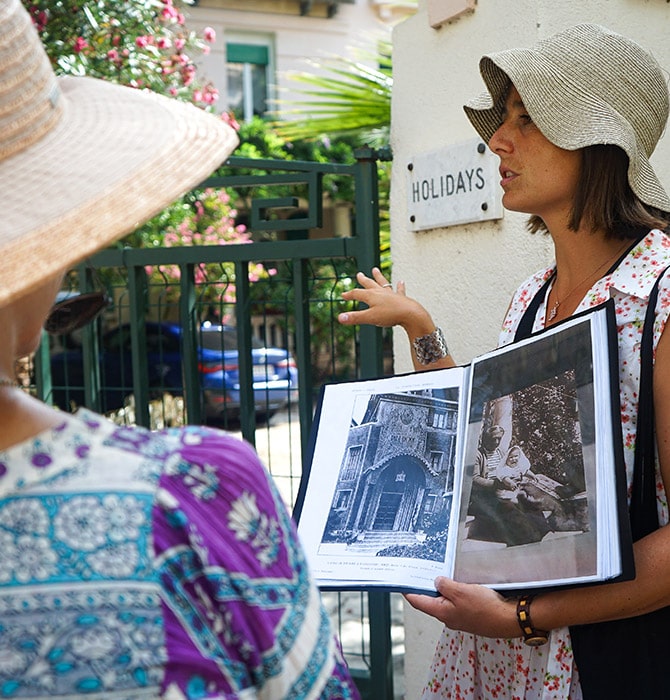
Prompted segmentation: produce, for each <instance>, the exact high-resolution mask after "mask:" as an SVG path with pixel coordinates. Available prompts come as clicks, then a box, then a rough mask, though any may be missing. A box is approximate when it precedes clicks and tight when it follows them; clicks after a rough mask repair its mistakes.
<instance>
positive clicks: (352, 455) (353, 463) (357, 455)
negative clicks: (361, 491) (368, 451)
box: [340, 445, 363, 480]
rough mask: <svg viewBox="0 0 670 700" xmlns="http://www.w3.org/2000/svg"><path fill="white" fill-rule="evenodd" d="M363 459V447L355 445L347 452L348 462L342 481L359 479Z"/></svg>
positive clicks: (343, 471) (345, 465)
mask: <svg viewBox="0 0 670 700" xmlns="http://www.w3.org/2000/svg"><path fill="white" fill-rule="evenodd" d="M362 457H363V446H362V445H354V446H353V447H350V448H349V449H348V450H347V456H346V462H345V464H344V468H343V469H342V474H341V476H340V478H341V479H344V480H347V479H357V478H358V472H359V468H360V464H361V459H362Z"/></svg>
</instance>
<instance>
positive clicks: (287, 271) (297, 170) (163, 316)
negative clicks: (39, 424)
mask: <svg viewBox="0 0 670 700" xmlns="http://www.w3.org/2000/svg"><path fill="white" fill-rule="evenodd" d="M358 155H359V159H358V160H357V162H356V163H355V164H353V165H340V164H315V163H301V162H284V161H281V162H275V161H260V160H253V161H249V160H246V159H235V158H231V159H230V160H229V161H228V162H227V163H226V164H225V168H224V169H223V170H220V171H218V173H217V176H216V177H214V178H210V179H209V180H208V181H206V182H205V183H203V184H202V185H201V188H205V187H213V188H230V190H231V191H232V192H233V193H235V196H237V197H239V198H240V199H241V200H242V201H244V202H245V203H246V207H247V212H248V227H249V229H250V230H251V231H252V232H253V234H254V237H255V238H256V237H259V233H260V234H262V235H261V236H260V237H264V238H265V239H266V240H263V241H262V242H253V243H249V244H239V245H225V246H221V245H192V246H184V247H166V246H161V247H157V248H118V249H109V250H105V251H102V252H100V253H98V254H97V255H96V256H94V257H93V258H92V259H90V260H89V261H87V262H86V264H84V265H81V266H80V267H79V268H77V270H75V271H73V272H72V273H71V275H70V276H69V278H68V279H69V282H70V284H71V286H72V287H73V289H75V290H77V291H80V292H86V291H90V290H91V289H94V288H96V287H97V286H100V285H103V286H104V287H105V288H106V290H107V292H108V295H109V296H110V298H111V300H112V303H111V305H110V307H109V309H108V310H107V311H106V313H105V314H104V315H103V316H102V317H101V318H100V319H98V321H96V323H94V324H92V325H90V326H89V327H87V328H85V329H83V330H82V331H78V332H77V334H76V335H75V336H74V337H72V336H69V337H66V338H56V339H50V340H49V341H47V340H46V337H45V341H44V342H43V343H42V345H41V347H40V349H39V351H38V353H37V354H36V356H35V358H34V371H33V373H32V374H31V375H30V377H29V379H27V380H26V382H28V383H30V384H31V388H32V390H33V391H34V392H35V393H36V394H37V395H38V396H40V397H41V398H43V399H44V400H46V401H47V402H51V403H55V404H56V405H58V406H60V407H61V408H63V409H64V410H70V409H72V408H74V407H75V406H79V405H85V406H87V407H89V408H92V409H93V410H97V411H99V412H102V413H105V414H106V415H109V416H111V417H112V418H113V419H114V420H117V421H119V422H124V423H132V424H135V423H136V424H139V425H144V426H147V427H151V428H160V427H163V426H167V425H177V424H181V423H204V422H208V423H216V424H218V425H222V426H223V427H224V428H227V429H230V430H235V431H238V432H239V433H240V434H241V435H242V436H243V437H244V438H245V439H247V440H248V441H249V442H251V443H252V444H253V445H255V446H256V448H257V450H258V452H259V454H260V455H261V457H262V459H263V460H264V461H265V463H266V464H267V466H268V468H269V470H270V472H271V473H272V474H273V476H274V478H275V480H276V481H277V484H278V486H279V488H280V491H281V493H282V494H283V496H284V498H285V499H286V501H287V503H288V505H289V506H292V504H293V502H294V500H295V497H296V495H297V492H298V485H299V482H300V477H301V474H302V465H303V459H304V457H305V455H306V454H307V449H308V441H309V433H310V429H311V424H312V415H313V409H314V400H315V397H316V395H317V392H318V390H319V387H320V385H321V384H323V383H324V382H327V381H333V380H340V379H354V378H362V377H371V376H380V375H382V374H383V372H384V358H383V347H382V335H381V331H380V329H377V328H372V327H361V328H356V329H355V328H352V327H343V326H341V325H340V324H338V323H337V320H336V318H337V314H338V312H339V311H340V310H341V309H342V308H343V306H342V305H343V303H344V302H342V299H341V294H342V291H343V290H344V289H345V288H348V287H350V286H351V285H352V284H355V282H354V281H353V275H354V273H355V271H356V270H359V269H363V270H369V269H370V268H371V267H372V266H374V265H378V264H379V218H378V197H377V169H376V168H377V166H376V159H377V154H376V153H374V152H373V151H371V150H368V149H364V150H363V151H361V152H360V153H359V154H358ZM325 177H338V178H351V179H352V181H353V187H354V191H355V203H354V206H353V208H352V209H351V211H349V212H348V215H347V217H346V223H347V227H348V230H347V231H346V235H341V233H340V232H338V231H337V230H332V227H331V231H330V233H329V234H328V235H324V232H323V229H322V222H323V219H324V194H323V190H322V182H323V179H324V178H325ZM273 188H275V190H276V192H275V190H273ZM292 188H297V189H296V194H291V189H292ZM326 206H327V203H326ZM287 210H288V211H289V212H291V215H290V216H289V217H288V218H287V217H286V216H284V215H285V214H286V211H287ZM278 212H279V214H278ZM336 228H337V225H335V229H336ZM307 231H311V232H314V231H317V232H318V231H321V233H322V237H314V236H313V235H311V234H310V235H308V234H307ZM296 232H297V233H296ZM282 239H283V240H282ZM231 344H232V345H234V346H235V350H234V351H233V352H232V354H231V347H232V345H231ZM257 345H260V346H262V347H277V349H278V350H279V351H284V355H283V356H279V355H278V356H277V357H275V358H274V359H271V358H270V356H269V354H268V353H265V355H263V356H264V357H265V358H266V359H265V360H259V359H258V356H259V352H258V348H256V347H255V346H257ZM286 350H288V352H289V355H288V356H287V355H286V352H285V351H286ZM260 354H261V355H262V354H263V352H261V353H260ZM217 358H220V362H219V365H217ZM224 370H225V372H227V375H226V376H228V375H229V379H230V381H228V382H227V383H226V381H225V380H224V381H223V382H222V381H220V380H218V379H215V375H216V376H217V377H219V376H221V374H222V373H225V372H224ZM282 372H283V374H282ZM280 375H281V376H280ZM287 376H288V377H289V378H292V379H291V382H290V383H289V384H288V385H287V384H286V383H283V384H282V378H286V377H287ZM217 382H218V383H217ZM296 384H297V386H296ZM273 415H274V417H271V416H273ZM269 417H271V418H270V419H269V420H268V418H269ZM324 599H325V600H326V603H327V605H328V607H329V609H330V611H331V614H332V616H333V619H334V620H335V621H336V622H337V624H338V629H339V631H340V637H341V640H342V643H343V647H344V651H345V656H346V657H347V660H348V661H349V663H350V666H351V667H352V669H353V671H354V673H355V675H356V678H357V683H358V684H359V686H360V688H361V691H362V692H363V694H364V697H367V698H373V697H374V698H375V700H391V699H392V698H393V697H394V689H393V688H394V670H393V667H394V645H395V658H396V668H397V666H398V664H397V660H398V658H399V655H400V656H401V654H402V643H403V640H402V630H401V627H398V625H397V624H395V625H394V624H393V623H392V602H393V603H394V606H393V607H394V609H396V608H397V607H398V606H397V601H395V600H393V599H392V598H391V597H390V596H389V594H388V593H382V592H374V593H369V594H355V595H352V594H344V593H340V594H337V593H335V594H332V593H327V594H326V593H324ZM396 617H397V616H396ZM392 628H393V629H392ZM392 631H393V632H394V635H395V638H394V635H393V634H392ZM396 675H397V673H396ZM373 689H374V691H373Z"/></svg>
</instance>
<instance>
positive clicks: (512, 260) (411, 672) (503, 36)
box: [391, 0, 670, 700]
mask: <svg viewBox="0 0 670 700" xmlns="http://www.w3.org/2000/svg"><path fill="white" fill-rule="evenodd" d="M582 21H590V22H598V23H600V24H604V25H606V26H608V27H610V28H612V29H614V30H616V31H620V32H622V33H624V34H626V35H628V36H630V37H631V38H633V39H636V40H637V41H638V42H640V43H641V44H642V45H644V46H646V47H647V48H648V49H652V47H653V49H652V50H653V53H654V54H655V55H656V57H657V59H658V60H659V62H660V63H661V65H662V66H663V67H664V68H666V69H668V70H670V42H668V41H667V37H666V29H667V27H668V26H670V22H669V21H670V4H668V3H667V2H665V0H590V1H589V2H588V3H586V2H584V1H583V0H561V2H556V0H514V1H513V2H510V0H478V3H477V5H476V8H475V11H474V12H473V13H471V14H469V15H465V16H462V17H461V18H460V19H458V20H456V21H454V22H452V23H450V24H445V25H442V26H441V27H440V28H438V29H433V28H431V27H430V25H429V22H428V0H419V11H418V13H417V14H416V15H415V16H414V17H412V18H410V19H408V20H407V21H405V22H403V23H402V24H401V25H399V26H398V27H396V29H395V31H394V35H393V43H394V54H393V68H394V91H393V114H392V146H393V154H394V161H393V165H394V167H393V183H392V187H393V189H392V198H391V201H392V205H391V206H392V209H391V226H392V233H391V250H392V254H393V277H394V280H395V281H397V280H400V279H403V280H405V281H406V283H407V287H408V294H410V295H411V296H414V297H416V298H418V299H419V300H420V301H421V302H422V303H424V304H425V305H426V307H427V308H428V309H430V311H431V312H432V314H433V316H434V318H435V321H436V322H437V323H438V324H440V325H441V326H442V327H443V328H444V330H445V334H446V337H447V340H448V343H449V346H450V348H451V350H452V352H453V354H454V356H455V357H456V359H457V361H459V362H468V361H469V360H471V359H472V357H473V356H475V355H478V354H480V353H482V352H485V351H486V350H488V349H491V348H492V347H493V346H494V345H495V344H496V340H497V334H498V328H499V325H500V321H501V320H502V317H503V314H504V312H505V309H506V307H507V304H508V302H509V298H510V295H511V293H512V291H513V290H514V289H515V287H516V286H517V285H518V284H519V283H520V282H521V281H522V280H523V279H525V278H526V277H527V276H528V275H529V274H530V273H532V272H533V271H534V270H536V269H538V268H539V267H542V266H543V265H545V264H547V263H549V262H550V261H551V259H552V257H551V246H550V241H549V240H548V239H547V237H544V236H538V235H535V236H533V235H531V234H529V233H527V232H526V231H525V228H524V223H525V220H526V218H527V217H526V216H523V215H519V214H514V213H510V212H505V216H504V218H503V219H502V220H500V221H495V222H489V223H486V224H470V225H466V226H457V227H451V228H447V229H440V230H430V231H423V232H420V233H414V232H412V231H410V230H409V228H408V227H407V225H406V222H407V220H408V215H407V193H406V185H405V168H406V165H407V163H408V162H409V161H410V160H411V158H412V156H413V155H415V154H418V153H422V152H426V151H431V150H434V149H436V148H438V147H440V146H444V145H448V144H452V143H459V142H461V141H463V140H466V139H470V138H472V137H474V136H475V135H476V134H475V132H474V130H473V129H472V127H471V125H470V123H469V121H468V120H467V118H466V117H465V115H464V113H463V110H462V105H463V103H464V102H465V101H467V100H468V99H469V98H470V97H472V96H474V95H476V94H478V93H479V92H481V91H482V90H483V89H484V87H483V83H482V81H481V78H480V77H479V71H478V61H479V58H480V56H481V55H482V54H483V53H486V52H490V51H497V50H501V49H504V48H508V47H511V46H522V45H528V44H531V43H533V42H534V41H536V40H537V39H539V38H542V37H544V36H547V35H549V34H553V33H554V32H555V31H558V30H560V29H562V28H564V27H566V26H569V25H571V24H575V23H577V22H582ZM669 150H670V139H669V138H668V137H667V136H666V137H665V138H664V139H663V140H662V141H661V143H660V145H659V147H658V149H657V152H656V154H655V156H654V158H653V160H652V162H653V164H654V166H655V168H656V170H657V172H658V173H659V175H660V177H661V179H662V180H663V182H664V183H665V184H666V188H667V189H670V157H669V155H670V153H669ZM395 356H396V370H397V371H399V372H402V371H407V370H409V369H410V361H409V353H408V350H407V341H406V338H405V336H404V334H403V333H402V332H398V333H396V337H395ZM439 630H440V626H439V625H438V624H437V623H436V622H435V621H434V620H432V619H430V618H427V617H426V616H423V615H421V614H419V613H416V612H415V611H413V610H412V609H410V608H407V609H406V656H405V679H406V695H405V697H406V698H407V700H414V699H415V698H417V697H419V694H420V692H421V688H422V685H423V681H424V679H425V676H426V672H427V669H428V665H429V663H430V659H431V658H432V654H433V649H434V644H435V640H436V638H437V636H438V634H439Z"/></svg>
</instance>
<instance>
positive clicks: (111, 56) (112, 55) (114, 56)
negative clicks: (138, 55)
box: [107, 49, 119, 61]
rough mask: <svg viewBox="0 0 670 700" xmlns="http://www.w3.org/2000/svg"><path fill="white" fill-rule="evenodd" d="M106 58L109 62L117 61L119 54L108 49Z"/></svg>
mask: <svg viewBox="0 0 670 700" xmlns="http://www.w3.org/2000/svg"><path fill="white" fill-rule="evenodd" d="M107 58H108V59H109V60H110V61H118V59H119V52H118V51H117V50H116V49H110V50H109V51H108V52H107Z"/></svg>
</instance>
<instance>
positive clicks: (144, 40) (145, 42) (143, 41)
mask: <svg viewBox="0 0 670 700" xmlns="http://www.w3.org/2000/svg"><path fill="white" fill-rule="evenodd" d="M152 41H153V40H152V39H151V37H148V36H146V35H143V36H138V37H137V38H136V39H135V46H137V47H138V48H139V49H143V48H144V47H145V46H149V44H151V43H152Z"/></svg>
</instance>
